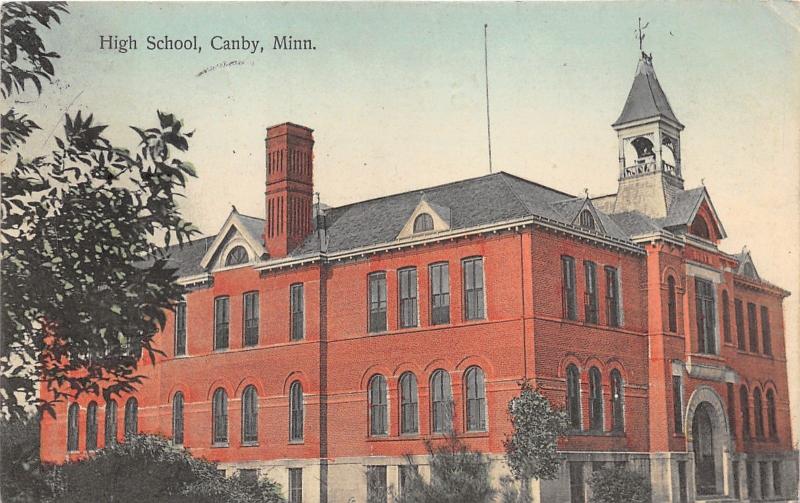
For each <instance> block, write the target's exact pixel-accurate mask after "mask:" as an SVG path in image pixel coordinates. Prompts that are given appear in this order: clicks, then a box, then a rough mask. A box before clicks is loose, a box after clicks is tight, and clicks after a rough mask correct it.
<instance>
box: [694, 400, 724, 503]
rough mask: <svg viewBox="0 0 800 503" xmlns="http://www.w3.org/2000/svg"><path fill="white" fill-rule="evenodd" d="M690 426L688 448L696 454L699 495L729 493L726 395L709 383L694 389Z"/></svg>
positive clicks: (695, 467) (695, 470) (695, 483)
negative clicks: (724, 402)
mask: <svg viewBox="0 0 800 503" xmlns="http://www.w3.org/2000/svg"><path fill="white" fill-rule="evenodd" d="M685 424H687V425H688V426H690V428H689V431H688V432H687V433H688V436H687V442H686V443H687V446H686V447H687V450H688V452H689V453H691V454H693V458H694V487H695V494H696V495H697V496H721V495H725V494H728V493H729V492H730V491H728V490H727V487H728V485H729V480H730V476H729V473H730V453H731V445H730V434H729V429H728V418H727V415H726V414H725V407H724V405H723V403H722V399H721V398H720V397H719V395H718V394H717V392H716V391H714V389H713V388H711V387H709V386H700V387H698V388H697V389H696V390H695V391H694V393H692V396H691V398H690V399H689V403H688V404H687V407H686V423H685Z"/></svg>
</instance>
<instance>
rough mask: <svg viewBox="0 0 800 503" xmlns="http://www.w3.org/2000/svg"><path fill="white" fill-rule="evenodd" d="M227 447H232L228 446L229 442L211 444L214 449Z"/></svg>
mask: <svg viewBox="0 0 800 503" xmlns="http://www.w3.org/2000/svg"><path fill="white" fill-rule="evenodd" d="M226 447H230V444H228V442H215V443H213V444H211V448H212V449H224V448H226Z"/></svg>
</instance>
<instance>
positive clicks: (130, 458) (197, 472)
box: [50, 435, 283, 503]
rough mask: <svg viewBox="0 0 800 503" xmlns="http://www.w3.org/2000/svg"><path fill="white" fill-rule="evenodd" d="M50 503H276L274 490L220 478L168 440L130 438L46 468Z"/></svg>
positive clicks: (276, 488)
mask: <svg viewBox="0 0 800 503" xmlns="http://www.w3.org/2000/svg"><path fill="white" fill-rule="evenodd" d="M50 480H51V486H52V488H53V494H54V501H58V502H64V503H71V502H76V503H77V502H85V501H104V502H114V503H120V502H122V503H125V502H131V503H133V502H137V503H138V502H142V501H169V502H170V503H173V502H174V503H217V502H219V503H226V502H230V503H278V502H282V501H283V497H282V496H281V494H280V487H279V486H278V485H277V484H276V483H274V482H272V481H270V480H266V479H261V480H258V481H249V480H247V479H244V478H241V477H239V476H238V475H237V476H234V477H231V478H226V477H225V476H224V475H222V474H220V473H219V472H218V470H217V467H216V465H215V464H214V463H211V462H209V461H206V460H204V459H198V458H195V457H192V456H191V455H190V454H189V453H188V452H187V451H185V450H183V449H180V448H176V447H173V446H172V445H171V444H170V443H169V441H168V440H166V439H164V438H162V437H158V436H152V435H136V436H134V437H132V438H130V439H128V440H126V441H125V442H124V443H120V444H116V445H113V446H110V447H108V448H105V449H102V450H100V451H98V452H97V453H95V454H92V455H90V456H89V457H88V458H87V459H85V460H82V461H78V462H74V463H67V464H65V465H61V466H55V467H52V468H51V473H50Z"/></svg>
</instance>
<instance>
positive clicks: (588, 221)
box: [580, 210, 595, 230]
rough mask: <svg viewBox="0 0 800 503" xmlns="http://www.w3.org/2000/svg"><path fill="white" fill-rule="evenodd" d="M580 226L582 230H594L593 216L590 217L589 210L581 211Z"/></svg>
mask: <svg viewBox="0 0 800 503" xmlns="http://www.w3.org/2000/svg"><path fill="white" fill-rule="evenodd" d="M580 224H581V227H583V228H584V229H590V230H594V229H595V225H594V215H592V212H591V211H589V210H583V211H581V216H580Z"/></svg>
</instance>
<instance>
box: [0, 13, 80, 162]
mask: <svg viewBox="0 0 800 503" xmlns="http://www.w3.org/2000/svg"><path fill="white" fill-rule="evenodd" d="M66 5H67V4H66V3H65V2H26V3H20V2H8V3H6V4H5V5H3V13H2V20H1V21H0V25H2V29H1V30H0V36H2V60H0V73H2V78H1V79H0V82H2V93H3V98H4V99H8V98H9V97H10V96H11V95H12V94H18V93H21V92H23V91H25V84H26V83H31V84H33V85H34V86H35V87H36V90H37V91H38V92H41V91H42V80H47V81H50V80H51V79H52V78H53V75H54V74H55V69H54V68H53V62H52V61H51V60H52V59H55V58H58V57H59V56H58V54H56V53H55V52H48V51H47V50H46V49H45V47H44V43H43V42H42V39H41V38H40V37H39V35H38V33H37V32H36V30H37V26H36V25H39V27H40V28H41V27H45V28H49V27H50V23H51V22H55V23H60V22H61V18H60V17H59V14H60V13H66V12H67V8H66ZM28 88H30V86H28ZM0 119H2V134H1V135H0V140H1V141H0V152H3V153H5V152H8V151H9V150H11V149H12V148H13V147H14V146H16V145H18V144H20V143H23V142H24V141H25V140H26V139H27V137H28V136H30V134H31V133H32V132H33V130H34V129H39V126H38V125H37V124H36V123H35V122H34V121H33V120H31V119H29V118H28V116H27V115H25V114H20V113H18V112H17V111H16V110H15V109H14V108H13V107H12V108H10V109H9V110H7V111H6V112H4V113H3V114H2V117H0Z"/></svg>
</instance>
